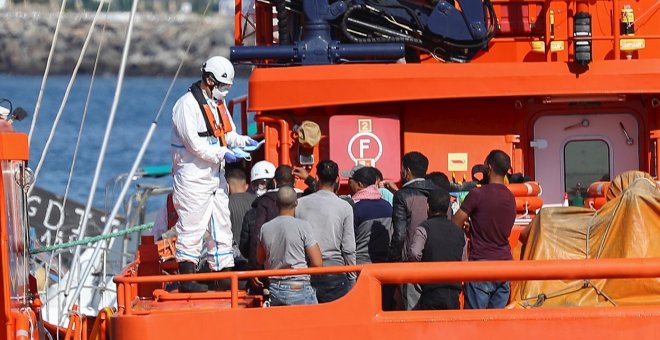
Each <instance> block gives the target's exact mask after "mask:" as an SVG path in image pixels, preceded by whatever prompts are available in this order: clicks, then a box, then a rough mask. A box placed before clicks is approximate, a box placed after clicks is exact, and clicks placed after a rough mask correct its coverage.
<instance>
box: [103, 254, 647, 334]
mask: <svg viewBox="0 0 660 340" xmlns="http://www.w3.org/2000/svg"><path fill="white" fill-rule="evenodd" d="M137 265H138V263H134V264H133V265H131V267H129V268H128V269H127V270H126V271H124V272H123V273H122V274H121V275H119V276H118V277H116V278H115V281H116V282H117V284H118V291H119V292H122V293H123V294H121V297H120V298H119V306H120V311H119V314H118V315H115V316H114V320H113V323H112V334H113V337H112V338H113V339H133V338H134V337H135V334H140V338H141V339H163V338H169V339H181V338H197V337H200V338H205V337H213V336H215V335H217V333H218V332H221V333H222V334H223V337H227V338H230V339H232V338H244V339H258V338H261V337H268V338H272V339H288V338H290V337H291V336H292V334H295V336H296V337H313V338H322V339H335V338H340V337H341V338H350V339H358V338H378V339H403V338H405V339H428V338H435V337H437V336H440V335H442V336H443V337H448V338H451V339H472V338H481V337H484V336H486V335H487V336H488V337H489V338H496V339H499V338H502V339H505V338H506V339H510V338H511V337H521V338H522V337H525V338H527V337H534V338H544V339H556V338H569V337H570V338H573V337H594V338H595V337H598V338H621V337H625V338H632V337H640V338H650V337H653V336H654V335H655V334H657V332H658V331H660V324H659V323H658V322H659V321H660V306H657V305H652V306H635V307H615V308H602V307H585V308H572V307H556V308H549V309H548V308H544V309H504V310H462V311H412V312H405V311H402V312H383V311H382V308H381V294H380V290H381V285H382V284H386V283H404V282H422V283H424V282H438V281H441V282H448V281H481V280H505V279H509V280H514V281H515V280H533V279H544V280H551V279H570V278H572V279H590V278H645V277H646V278H657V277H660V259H656V258H654V259H608V260H574V261H567V260H563V261H556V260H555V261H503V262H502V261H498V262H467V263H434V264H428V263H424V264H421V263H418V264H374V265H368V266H364V267H361V266H353V267H328V268H313V269H305V270H276V271H261V272H258V273H255V272H234V273H215V274H194V275H179V276H177V277H176V279H177V280H178V279H183V280H208V279H219V278H230V279H231V280H232V291H231V295H230V294H228V293H197V294H173V295H175V296H178V298H171V299H163V300H159V299H158V297H162V296H163V294H165V295H167V293H163V292H162V291H156V292H155V294H154V296H155V297H156V299H146V300H145V299H138V297H137V295H136V291H137V286H139V285H140V284H146V283H150V282H161V283H162V282H165V281H170V280H172V276H149V277H135V276H134V272H135V266H137ZM340 271H360V276H359V279H358V281H357V283H356V285H355V287H353V289H352V290H351V291H350V292H349V293H348V294H347V295H346V296H345V297H343V298H341V299H339V300H337V301H334V302H331V303H327V304H319V305H309V306H283V307H270V308H258V306H255V305H254V304H255V300H254V299H253V297H250V296H246V295H244V293H242V292H239V291H238V290H237V282H238V279H243V278H248V277H254V276H255V275H260V276H267V275H291V274H302V273H309V274H319V273H333V272H340ZM251 307H257V308H251Z"/></svg>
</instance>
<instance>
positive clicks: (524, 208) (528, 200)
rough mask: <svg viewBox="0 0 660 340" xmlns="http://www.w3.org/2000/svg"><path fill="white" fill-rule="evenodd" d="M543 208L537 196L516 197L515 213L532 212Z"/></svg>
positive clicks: (541, 201)
mask: <svg viewBox="0 0 660 340" xmlns="http://www.w3.org/2000/svg"><path fill="white" fill-rule="evenodd" d="M542 206H543V199H542V198H541V197H538V196H524V197H516V212H520V213H524V212H532V213H533V212H534V211H536V210H537V209H541V207H542Z"/></svg>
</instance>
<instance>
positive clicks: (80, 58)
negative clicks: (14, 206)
mask: <svg viewBox="0 0 660 340" xmlns="http://www.w3.org/2000/svg"><path fill="white" fill-rule="evenodd" d="M103 4H104V1H103V0H101V1H99V6H98V8H97V9H96V14H95V15H94V18H93V19H92V23H91V24H90V26H89V31H88V32H87V37H86V38H85V42H84V43H83V46H82V49H81V50H80V55H79V56H78V61H77V62H76V66H75V67H74V68H73V72H72V73H71V79H69V84H67V86H66V90H65V91H64V98H62V103H61V104H60V108H59V110H58V111H57V115H56V116H55V120H54V121H53V125H52V126H51V128H50V133H49V134H48V139H47V140H46V145H44V148H43V150H42V151H41V157H40V158H39V163H37V168H36V169H35V170H34V182H33V185H32V186H31V187H30V190H29V191H28V195H30V193H31V192H32V189H33V188H34V187H35V186H36V183H37V180H38V179H39V173H40V172H41V167H42V166H43V164H44V161H45V160H46V155H47V154H48V149H49V148H50V143H51V142H52V141H53V137H55V130H56V129H57V125H58V124H59V122H60V118H62V114H63V113H64V107H65V106H66V104H67V102H68V101H69V94H71V89H72V88H73V84H74V83H75V81H76V77H77V76H78V70H79V69H80V65H81V64H82V61H83V59H84V57H85V52H86V51H87V46H89V42H90V41H91V40H92V33H94V26H96V21H97V19H98V17H99V14H100V13H101V9H102V8H103ZM33 122H34V120H33Z"/></svg>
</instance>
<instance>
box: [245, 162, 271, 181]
mask: <svg viewBox="0 0 660 340" xmlns="http://www.w3.org/2000/svg"><path fill="white" fill-rule="evenodd" d="M273 177H275V165H273V163H271V162H269V161H259V162H257V163H256V164H255V165H254V166H253V167H252V170H251V171H250V181H256V180H258V179H271V178H273Z"/></svg>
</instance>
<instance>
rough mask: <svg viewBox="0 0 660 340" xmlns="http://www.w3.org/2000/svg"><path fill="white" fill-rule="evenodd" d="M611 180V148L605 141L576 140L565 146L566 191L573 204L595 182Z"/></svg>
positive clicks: (583, 195)
mask: <svg viewBox="0 0 660 340" xmlns="http://www.w3.org/2000/svg"><path fill="white" fill-rule="evenodd" d="M609 180H610V147H609V145H608V144H607V142H605V141H604V140H575V141H570V142H568V143H566V145H565V146H564V191H565V192H567V193H568V199H569V200H570V201H571V202H572V201H573V199H574V198H575V196H576V194H577V192H578V190H579V192H580V195H581V197H585V196H586V193H587V188H588V187H589V185H590V184H591V183H593V182H597V181H609Z"/></svg>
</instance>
